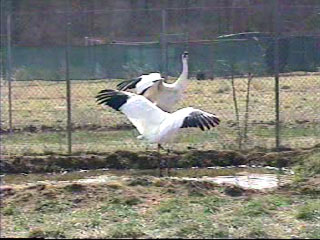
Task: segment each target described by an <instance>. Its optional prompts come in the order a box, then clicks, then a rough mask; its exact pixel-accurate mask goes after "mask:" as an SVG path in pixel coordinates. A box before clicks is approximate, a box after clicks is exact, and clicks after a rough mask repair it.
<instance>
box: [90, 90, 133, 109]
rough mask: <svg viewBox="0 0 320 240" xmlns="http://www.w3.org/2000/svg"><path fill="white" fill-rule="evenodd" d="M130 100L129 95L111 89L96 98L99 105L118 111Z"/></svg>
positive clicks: (100, 93)
mask: <svg viewBox="0 0 320 240" xmlns="http://www.w3.org/2000/svg"><path fill="white" fill-rule="evenodd" d="M128 98H129V95H128V94H125V93H123V92H120V91H116V90H111V89H105V90H102V91H100V92H99V93H98V95H97V96H96V100H97V102H98V104H100V105H107V106H110V107H111V108H113V109H115V110H117V111H119V108H120V107H121V106H122V105H123V104H125V103H126V102H127V100H128Z"/></svg>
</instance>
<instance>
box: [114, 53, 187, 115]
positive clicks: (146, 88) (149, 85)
mask: <svg viewBox="0 0 320 240" xmlns="http://www.w3.org/2000/svg"><path fill="white" fill-rule="evenodd" d="M181 57H182V72H181V74H180V76H179V78H178V79H177V81H176V82H174V83H172V84H170V83H165V82H164V79H163V78H162V77H161V74H160V73H150V74H145V75H141V76H140V77H138V78H135V79H132V80H127V81H123V82H121V83H119V84H118V85H117V89H118V90H121V91H126V90H128V89H133V92H135V93H136V94H139V95H143V96H145V97H146V98H148V99H149V100H150V101H151V102H153V103H154V104H156V105H157V106H158V107H159V108H161V109H162V110H164V111H166V112H171V111H172V110H173V106H174V105H175V104H176V103H177V102H178V101H179V100H180V99H181V98H182V94H183V91H184V90H185V88H186V85H187V79H188V52H184V53H183V54H182V56H181Z"/></svg>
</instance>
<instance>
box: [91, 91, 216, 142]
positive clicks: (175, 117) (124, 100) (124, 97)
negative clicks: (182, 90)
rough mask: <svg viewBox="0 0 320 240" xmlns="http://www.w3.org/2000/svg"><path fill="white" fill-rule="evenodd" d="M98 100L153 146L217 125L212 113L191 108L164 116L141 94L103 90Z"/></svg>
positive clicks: (162, 112)
mask: <svg viewBox="0 0 320 240" xmlns="http://www.w3.org/2000/svg"><path fill="white" fill-rule="evenodd" d="M96 98H97V101H98V103H99V104H101V105H103V106H110V107H111V108H113V109H115V110H117V111H121V112H122V113H124V114H125V115H126V116H127V118H128V119H129V120H130V121H131V122H132V124H133V125H134V126H135V127H136V128H137V130H138V131H139V133H140V134H141V136H139V138H142V137H143V138H145V139H147V140H148V141H150V142H152V143H159V144H163V143H166V142H168V141H169V140H170V139H171V137H172V136H173V135H174V134H175V133H177V132H178V131H179V129H181V128H187V127H199V128H201V130H205V128H207V129H210V128H213V127H215V126H217V125H218V124H219V123H220V120H219V118H218V117H217V116H216V115H214V114H211V113H208V112H205V111H202V110H200V109H195V108H192V107H187V108H182V109H180V110H178V111H175V112H173V113H167V112H165V111H163V110H161V109H160V108H159V107H157V106H156V105H155V104H153V103H152V102H150V101H149V100H148V99H146V98H145V97H143V96H141V95H137V94H134V93H129V92H125V91H116V90H109V89H106V90H102V91H100V92H99V94H98V95H97V97H96Z"/></svg>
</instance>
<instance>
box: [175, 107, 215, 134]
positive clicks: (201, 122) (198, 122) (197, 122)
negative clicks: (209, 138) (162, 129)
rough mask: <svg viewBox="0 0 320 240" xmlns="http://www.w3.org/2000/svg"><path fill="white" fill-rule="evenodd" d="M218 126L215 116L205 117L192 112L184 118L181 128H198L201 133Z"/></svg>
mask: <svg viewBox="0 0 320 240" xmlns="http://www.w3.org/2000/svg"><path fill="white" fill-rule="evenodd" d="M219 124H220V119H219V118H218V117H217V116H216V115H205V114H203V113H199V112H192V113H191V114H190V115H189V116H188V117H186V118H185V119H184V121H183V123H182V126H181V128H189V127H199V128H200V129H201V130H202V131H205V130H206V129H207V130H209V129H211V128H214V127H216V126H218V125H219Z"/></svg>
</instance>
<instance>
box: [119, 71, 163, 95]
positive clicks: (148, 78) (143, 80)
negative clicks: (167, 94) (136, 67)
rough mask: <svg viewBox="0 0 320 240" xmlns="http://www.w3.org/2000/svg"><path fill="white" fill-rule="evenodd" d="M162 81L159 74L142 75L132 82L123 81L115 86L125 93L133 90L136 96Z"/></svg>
mask: <svg viewBox="0 0 320 240" xmlns="http://www.w3.org/2000/svg"><path fill="white" fill-rule="evenodd" d="M160 81H163V78H162V77H161V74H160V73H150V74H144V75H141V76H140V77H137V78H134V79H132V80H125V81H123V82H121V83H119V84H118V85H117V89H118V90H121V91H126V90H128V89H134V91H135V93H136V94H140V95H143V94H144V93H145V92H146V91H147V90H148V89H149V88H151V87H153V86H154V85H157V84H158V83H159V82H160Z"/></svg>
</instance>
